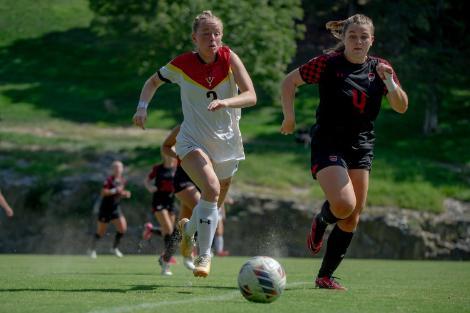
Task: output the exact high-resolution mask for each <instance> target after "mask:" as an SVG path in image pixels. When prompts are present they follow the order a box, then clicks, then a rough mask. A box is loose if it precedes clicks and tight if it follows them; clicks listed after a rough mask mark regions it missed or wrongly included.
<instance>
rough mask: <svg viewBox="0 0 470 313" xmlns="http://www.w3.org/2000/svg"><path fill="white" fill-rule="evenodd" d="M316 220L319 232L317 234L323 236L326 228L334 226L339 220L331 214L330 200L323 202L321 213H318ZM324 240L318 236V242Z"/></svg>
mask: <svg viewBox="0 0 470 313" xmlns="http://www.w3.org/2000/svg"><path fill="white" fill-rule="evenodd" d="M315 219H316V220H317V230H316V233H317V234H323V233H324V232H325V230H326V227H327V226H328V225H329V224H334V223H336V222H337V221H338V220H339V219H338V218H337V217H336V216H334V215H333V213H332V212H331V210H330V203H329V202H328V200H325V202H323V205H322V207H321V210H320V213H318V214H317V216H315ZM322 238H323V235H321V236H316V239H317V240H321V239H322ZM317 240H315V242H317Z"/></svg>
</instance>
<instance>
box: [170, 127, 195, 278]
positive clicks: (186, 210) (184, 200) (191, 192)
mask: <svg viewBox="0 0 470 313" xmlns="http://www.w3.org/2000/svg"><path fill="white" fill-rule="evenodd" d="M179 130H180V125H177V126H175V127H174V128H173V129H172V130H171V132H170V133H169V134H168V136H167V137H166V138H165V140H164V141H163V144H162V152H163V154H165V155H167V156H169V157H172V158H176V159H177V158H178V156H177V155H176V152H175V144H176V136H177V135H178V133H179ZM173 187H174V191H175V196H176V198H177V199H178V201H179V203H180V212H179V217H178V219H179V220H181V219H183V218H188V219H189V218H191V215H192V213H193V208H194V207H195V206H196V204H197V203H198V201H199V199H200V198H201V193H200V191H199V189H198V188H197V187H196V184H194V182H193V181H192V180H191V178H190V177H189V176H188V174H186V172H185V171H184V170H183V167H182V166H181V161H180V160H179V159H178V165H177V167H176V172H175V177H174V179H173ZM186 244H187V245H191V246H194V244H195V243H194V242H187V243H186ZM180 250H181V254H182V256H183V265H184V266H185V267H186V268H188V269H189V270H191V271H192V270H194V264H193V258H192V254H187V253H185V251H184V249H180Z"/></svg>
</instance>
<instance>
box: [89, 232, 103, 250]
mask: <svg viewBox="0 0 470 313" xmlns="http://www.w3.org/2000/svg"><path fill="white" fill-rule="evenodd" d="M100 239H101V236H100V235H99V234H95V235H94V236H93V239H92V240H91V250H96V242H97V241H98V240H100Z"/></svg>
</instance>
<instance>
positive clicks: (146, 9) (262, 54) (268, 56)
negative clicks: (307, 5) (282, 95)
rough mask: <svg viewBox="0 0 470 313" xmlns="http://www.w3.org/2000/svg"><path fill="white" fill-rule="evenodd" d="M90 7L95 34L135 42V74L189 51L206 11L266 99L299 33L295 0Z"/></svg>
mask: <svg viewBox="0 0 470 313" xmlns="http://www.w3.org/2000/svg"><path fill="white" fill-rule="evenodd" d="M90 8H91V9H92V10H93V11H94V12H95V18H94V20H93V22H92V27H93V29H94V30H95V31H96V32H98V33H99V34H106V35H113V36H119V37H122V38H123V39H124V38H125V37H128V36H131V37H134V39H135V38H139V40H140V42H141V44H138V45H137V46H136V53H135V55H134V60H129V62H130V63H132V64H134V65H137V66H138V67H139V70H140V71H141V72H142V71H145V72H146V71H149V69H150V68H152V71H153V70H155V68H156V67H159V66H162V65H164V63H165V62H168V61H169V60H170V59H171V58H172V57H175V56H176V55H178V54H180V53H182V52H185V51H188V50H191V49H193V44H192V41H191V26H192V22H193V19H194V17H195V16H196V15H197V14H199V13H200V12H202V11H203V10H209V9H210V10H211V11H213V13H214V14H215V15H218V16H219V17H220V18H221V19H222V21H223V23H224V42H225V43H226V44H228V45H229V46H230V47H231V48H232V49H233V50H234V51H235V52H236V53H237V54H238V55H239V56H240V57H241V59H242V60H243V61H244V63H245V65H246V67H247V69H248V71H249V73H250V75H251V76H252V78H253V80H254V82H255V85H256V86H259V87H261V88H262V91H264V92H266V93H267V95H268V96H270V97H271V98H275V97H276V96H277V95H278V92H279V88H278V86H279V81H280V80H281V78H282V77H283V75H284V73H285V71H286V67H287V65H288V64H289V63H290V62H291V60H292V58H293V57H294V55H295V52H296V40H297V39H300V38H302V35H303V31H304V27H303V25H302V24H300V22H301V19H302V18H303V10H302V8H301V0H283V1H281V0H271V1H267V0H262V1H257V0H244V1H237V2H234V1H231V0H212V1H201V0H181V1H178V2H176V1H171V0H158V1H146V0H128V1H125V2H119V1H113V0H90ZM155 59H156V60H155ZM149 60H151V62H149ZM155 63H156V64H155Z"/></svg>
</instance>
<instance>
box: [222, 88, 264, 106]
mask: <svg viewBox="0 0 470 313" xmlns="http://www.w3.org/2000/svg"><path fill="white" fill-rule="evenodd" d="M226 101H227V107H230V108H247V107H251V106H254V105H256V101H257V98H256V93H255V91H254V90H247V91H244V92H242V93H240V94H239V95H237V96H235V97H232V98H229V99H226Z"/></svg>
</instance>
